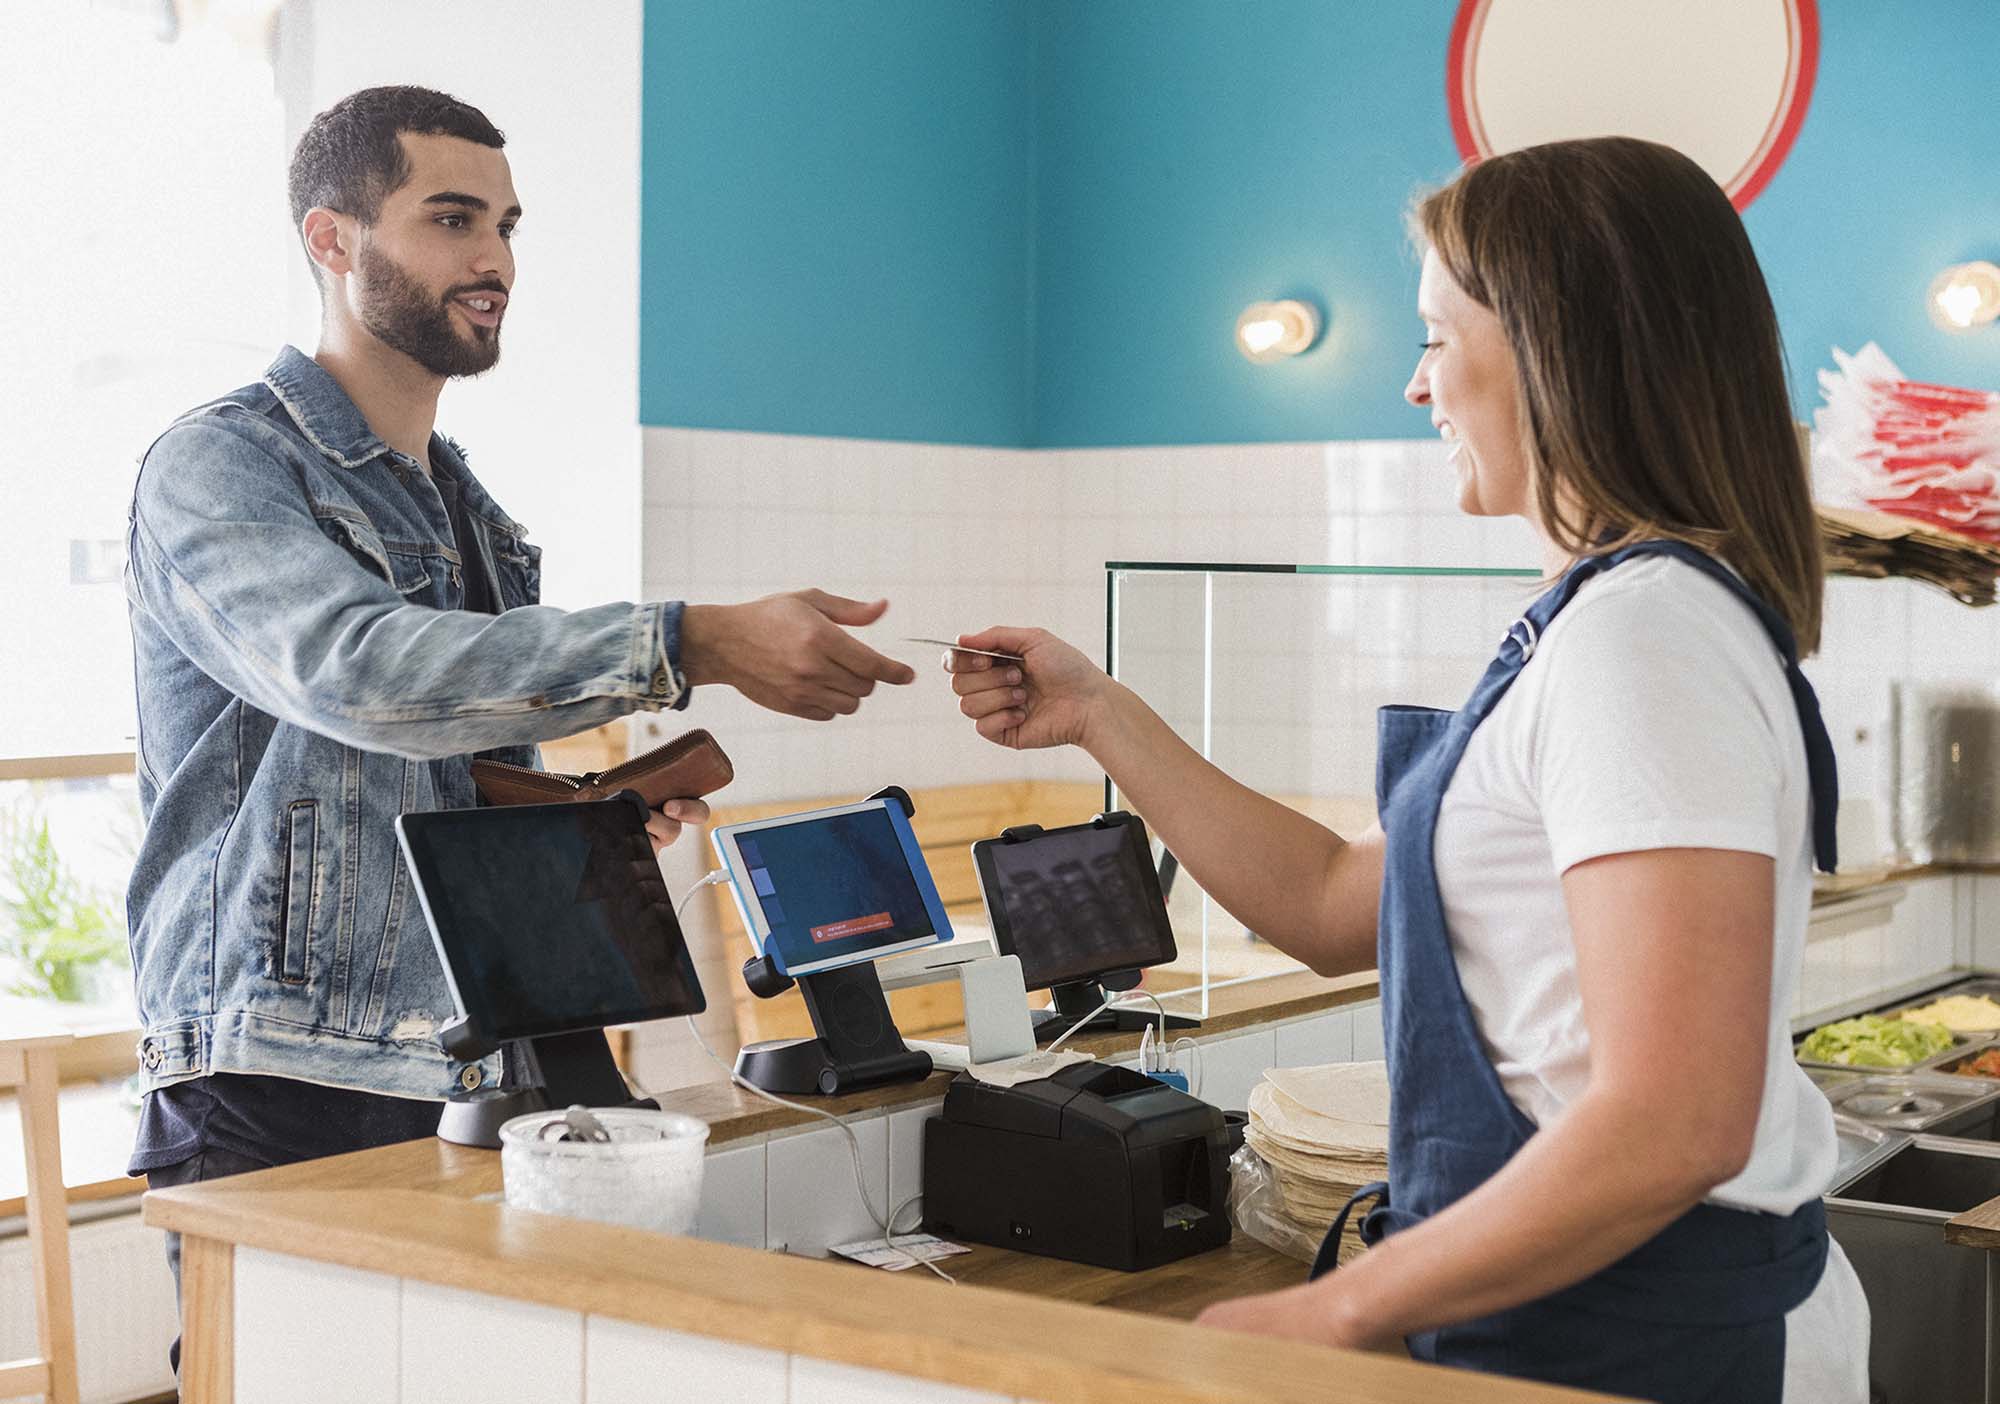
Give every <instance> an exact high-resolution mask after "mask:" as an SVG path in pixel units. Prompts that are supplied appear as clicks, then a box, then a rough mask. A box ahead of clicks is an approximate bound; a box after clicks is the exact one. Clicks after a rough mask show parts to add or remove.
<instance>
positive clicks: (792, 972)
mask: <svg viewBox="0 0 2000 1404" xmlns="http://www.w3.org/2000/svg"><path fill="white" fill-rule="evenodd" d="M915 812H916V806H915V805H914V804H913V803H912V801H911V799H910V797H909V795H908V794H907V793H906V792H905V791H904V790H903V789H902V788H901V787H899V786H891V787H889V788H888V789H886V790H883V791H881V792H880V793H878V794H876V795H874V796H873V797H871V798H869V799H867V800H864V801H862V802H860V803H858V804H846V805H836V806H833V807H831V808H828V809H819V810H812V811H809V812H807V813H803V814H786V815H780V816H778V817H777V818H772V819H759V820H754V821H751V822H748V823H743V824H728V825H724V826H723V827H721V828H718V829H716V830H715V831H714V832H713V833H712V834H711V836H710V837H711V840H712V842H713V843H714V845H715V851H716V855H717V856H718V857H719V858H721V860H722V863H723V866H724V867H725V868H726V869H728V872H729V888H730V892H731V895H733V896H734V897H735V899H736V906H737V911H738V912H739V913H740V914H741V916H742V918H743V926H744V929H745V930H746V931H748V932H749V933H750V938H751V940H752V941H753V942H754V943H755V944H756V946H757V949H758V951H759V952H760V954H759V955H757V956H755V957H753V958H751V959H750V960H749V961H746V962H745V963H744V966H743V978H744V981H745V983H746V984H748V985H749V987H750V990H751V993H753V994H755V995H757V996H758V997H760V998H764V999H769V998H771V997H773V996H775V995H779V994H782V993H784V991H786V990H788V989H790V988H791V987H792V985H793V984H794V983H796V984H797V985H798V987H799V991H800V993H801V994H802V995H804V997H805V1003H806V1012H807V1013H808V1014H809V1015H811V1017H812V1023H813V1033H814V1036H813V1037H811V1038H797V1039H775V1040H771V1041H768V1042H763V1043H752V1044H749V1045H746V1046H745V1047H744V1049H743V1051H742V1052H741V1053H739V1054H738V1055H737V1059H736V1072H737V1075H738V1076H740V1077H742V1078H743V1079H744V1080H745V1081H747V1082H750V1083H752V1084H754V1085H756V1086H758V1087H761V1088H763V1089H764V1090H765V1091H767V1092H777V1093H785V1094H791V1095H810V1094H816V1093H817V1094H825V1095H832V1094H835V1093H842V1092H853V1091H857V1090H859V1089H861V1088H864V1087H877V1086H882V1085H884V1084H887V1083H893V1082H919V1081H921V1080H923V1079H924V1078H926V1077H928V1076H930V1073H931V1060H930V1055H929V1054H927V1053H922V1052H917V1051H914V1050H912V1049H911V1048H909V1047H908V1045H906V1044H905V1043H904V1042H903V1036H902V1034H901V1033H900V1032H899V1031H898V1030H897V1028H896V1021H895V1018H894V1016H893V1015H892V1014H891V1013H890V1010H889V1002H888V1000H887V999H886V998H885V997H884V996H883V993H882V982H881V980H880V979H879V978H878V977H877V976H876V974H875V965H874V962H875V960H876V959H877V958H878V957H881V956H885V955H893V954H896V953H898V952H902V951H913V950H919V949H921V948H923V947H925V946H933V945H936V944H938V943H939V942H941V941H949V940H950V939H951V922H950V921H949V919H947V918H946V916H945V914H944V903H943V902H942V901H941V900H940V899H939V897H938V892H937V884H936V883H935V882H934V881H933V880H932V878H931V872H930V866H929V864H927V863H926V862H925V861H924V855H923V851H922V850H921V849H920V848H919V847H918V845H917V839H916V835H915V834H914V832H912V830H911V828H910V817H911V816H912V815H913V814H914V813H915Z"/></svg>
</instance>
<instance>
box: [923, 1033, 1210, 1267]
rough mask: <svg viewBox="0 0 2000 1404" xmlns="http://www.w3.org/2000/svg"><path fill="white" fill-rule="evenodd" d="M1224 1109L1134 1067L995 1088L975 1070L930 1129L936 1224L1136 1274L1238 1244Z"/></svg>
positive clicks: (1092, 1067) (929, 1194)
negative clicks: (1232, 1238) (1232, 1225)
mask: <svg viewBox="0 0 2000 1404" xmlns="http://www.w3.org/2000/svg"><path fill="white" fill-rule="evenodd" d="M1228 1199H1229V1147H1228V1132H1227V1130H1226V1129H1225V1127H1224V1124H1223V1117H1222V1113H1221V1112H1220V1111H1218V1110H1216V1109H1215V1108H1214V1107H1212V1106H1210V1105H1209V1104H1208V1103H1206V1102H1201V1101H1197V1100H1195V1099H1194V1098H1193V1097H1190V1096H1188V1095H1187V1094H1186V1093H1185V1092H1177V1091H1175V1090H1174V1089H1173V1088H1171V1087H1168V1086H1166V1085H1165V1084H1164V1083H1159V1082H1155V1081H1153V1079H1151V1078H1149V1077H1146V1076H1144V1075H1143V1074H1140V1073H1137V1072H1134V1071H1132V1070H1131V1069H1129V1068H1120V1067H1112V1066H1109V1065H1107V1064H1103V1063H1076V1064H1072V1065H1071V1066H1069V1067H1066V1068H1064V1069H1062V1071H1060V1072H1058V1073H1056V1074H1055V1076H1053V1077H1047V1078H1042V1079H1040V1080H1038V1081H1034V1082H1023V1083H1020V1084H1018V1085H1016V1086H1013V1087H994V1086H991V1085H989V1084H987V1083H983V1082H977V1081H974V1080H973V1078H972V1077H971V1075H970V1074H966V1073H961V1074H960V1075H959V1076H958V1077H957V1078H956V1079H954V1080H953V1082H952V1084H951V1086H950V1087H949V1088H948V1089H947V1090H946V1092H945V1098H944V1114H943V1115H942V1116H934V1117H932V1118H930V1120H928V1121H926V1122H925V1123H924V1228H925V1229H926V1230H928V1231H929V1232H931V1233H935V1234H940V1235H942V1236H944V1237H946V1238H956V1239H963V1240H966V1241H969V1242H973V1243H991V1244H995V1245H997V1246H999V1247H1002V1248H1017V1249H1019V1250H1020V1251H1022V1252H1024V1253H1040V1254H1042V1255H1043V1256H1045V1257H1050V1258H1067V1259H1069V1260H1070V1261H1072V1262H1078V1263H1090V1264H1092V1265H1094V1266H1097V1267H1108V1268H1121V1269H1124V1270H1126V1271H1128V1272H1129V1271H1136V1270H1138V1269H1140V1268H1150V1267H1158V1266H1159V1265H1160V1264H1161V1263H1170V1262H1173V1261H1174V1260H1175V1259H1177V1258H1185V1257H1189V1256H1191V1255H1193V1254H1195V1253H1204V1252H1207V1251H1208V1250H1209V1249H1210V1248H1219V1247H1221V1246H1222V1245H1223V1244H1225V1243H1227V1242H1228V1241H1229V1212H1228Z"/></svg>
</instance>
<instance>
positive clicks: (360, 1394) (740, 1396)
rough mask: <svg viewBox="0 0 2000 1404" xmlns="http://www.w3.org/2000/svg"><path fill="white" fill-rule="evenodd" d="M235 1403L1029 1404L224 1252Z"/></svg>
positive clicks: (600, 1319) (247, 1252)
mask: <svg viewBox="0 0 2000 1404" xmlns="http://www.w3.org/2000/svg"><path fill="white" fill-rule="evenodd" d="M236 1264H237V1266H236V1274H237V1276H236V1284H237V1312H238V1317H237V1328H236V1332H235V1337H236V1360H235V1380H236V1397H237V1398H238V1399H242V1400H246V1401H250V1404H267V1402H268V1401H273V1400H284V1401H286V1404H292V1401H303V1402H304V1404H310V1401H313V1400H320V1399H328V1400H341V1401H346V1400H355V1399H366V1400H370V1401H379V1402H380V1404H396V1401H399V1400H400V1401H403V1402H404V1404H437V1401H440V1400H444V1401H451V1400H460V1399H463V1400H482V1401H488V1404H676V1401H681V1400H727V1401H728V1404H859V1401H867V1404H1033V1401H1031V1400H1026V1399H1022V1400H1015V1399H1014V1398H1013V1397H1012V1396H1009V1395H1001V1394H993V1393H989V1392H986V1391H983V1390H974V1389H965V1388H962V1387H959V1386H956V1385H951V1384H942V1383H937V1382H935V1381H930V1380H920V1379H914V1378H911V1377H909V1376H906V1375H897V1374H893V1373H890V1372H887V1371H882V1370H869V1369H862V1368H859V1367H856V1366H852V1365H839V1364H835V1363H833V1362H830V1361H824V1360H815V1359H812V1358H811V1357H808V1356H802V1355H787V1354H786V1353H784V1352H783V1351H777V1350H768V1349H762V1348H758V1347H754V1346H744V1345H738V1344H735V1343H732V1342H728V1341H719V1340H713V1339H711V1338H708V1337H705V1336H697V1335H691V1334H688V1333H686V1332H682V1331H673V1330H668V1329H665V1328H663V1327H656V1326H644V1325H639V1324H636V1323H633V1322H629V1321H619V1320H614V1319H612V1318H610V1317H604V1316H591V1317H588V1318H586V1317H583V1316H580V1315H578V1314H577V1313H574V1312H564V1311H559V1310H556V1309H554V1308H548V1307H541V1306H536V1305H532V1304H528V1303H522V1302H515V1301H510V1300H508V1299H507V1298H504V1297H497V1296H489V1295H487V1294H485V1293H479V1292H466V1291H460V1290H458V1289H456V1288H443V1287H438V1286H435V1285H433V1284H430V1283H424V1282H418V1281H414V1280H412V1279H408V1278H396V1277H389V1276H384V1275H382V1274H379V1273H366V1272H357V1271H353V1270H350V1269H346V1268H338V1267H332V1266H330V1265H327V1264H322V1263H317V1262H312V1261H310V1260H307V1259H303V1258H294V1257H289V1256H286V1255H283V1254H274V1253H263V1252H259V1251H256V1250H253V1249H245V1248H239V1249H238V1250H237V1257H236Z"/></svg>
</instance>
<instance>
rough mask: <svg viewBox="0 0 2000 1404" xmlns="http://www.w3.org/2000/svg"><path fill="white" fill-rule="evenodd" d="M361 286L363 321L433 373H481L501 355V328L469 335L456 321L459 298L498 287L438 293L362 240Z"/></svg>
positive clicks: (385, 341) (359, 260) (359, 259)
mask: <svg viewBox="0 0 2000 1404" xmlns="http://www.w3.org/2000/svg"><path fill="white" fill-rule="evenodd" d="M357 268H358V270H359V272H360V273H361V278H362V287H363V288H364V289H366V291H365V292H364V294H363V296H362V299H361V325H362V326H364V327H366V328H368V330H369V331H370V332H372V333H374V335H375V337H376V339H377V340H379V341H381V342H382V344H383V345H385V346H389V347H393V348H394V349H395V350H398V351H400V352H402V353H403V354H404V355H405V356H408V357H409V358H410V359H411V360H413V361H415V362H416V363H417V364H418V365H420V366H422V367H423V368H424V369H425V370H427V371H429V372H430V373H431V374H432V375H441V376H461V375H478V374H480V373H481V372H482V371H489V370H491V369H493V365H494V363H495V362H496V361H498V360H499V359H500V329H499V328H498V327H493V328H490V329H489V328H486V327H481V326H474V327H473V328H472V335H473V338H474V339H473V340H470V341H468V340H467V339H466V338H465V337H464V336H462V335H460V334H459V332H458V329H457V328H456V327H454V326H453V325H452V316H451V305H452V300H453V299H454V298H458V297H463V296H465V295H467V294H468V293H476V292H481V291H497V289H483V288H481V287H480V286H479V285H477V284H474V285H469V286H465V287H458V288H453V289H451V290H450V291H449V292H447V293H446V294H445V295H444V296H443V297H441V298H435V299H434V298H433V297H432V296H431V295H430V294H429V293H428V292H426V291H425V290H424V288H423V285H422V284H421V283H419V282H418V281H417V280H416V279H415V278H412V277H411V276H410V275H409V274H408V273H406V272H404V271H403V266H402V265H401V264H400V263H398V262H396V260H395V259H393V258H391V257H389V255H388V254H386V253H383V252H381V251H380V250H378V249H377V248H375V246H374V245H373V244H372V243H370V242H369V241H367V240H363V241H362V244H361V249H360V252H359V254H358V256H357Z"/></svg>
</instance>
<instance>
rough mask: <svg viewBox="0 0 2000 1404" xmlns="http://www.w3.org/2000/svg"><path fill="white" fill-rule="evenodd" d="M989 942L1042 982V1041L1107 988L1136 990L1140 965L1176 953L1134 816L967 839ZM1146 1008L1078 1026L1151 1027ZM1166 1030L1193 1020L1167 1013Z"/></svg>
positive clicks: (1038, 1033) (1028, 980)
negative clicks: (1046, 996) (1046, 999)
mask: <svg viewBox="0 0 2000 1404" xmlns="http://www.w3.org/2000/svg"><path fill="white" fill-rule="evenodd" d="M972 858H973V862H974V863H975V864H976V865H977V866H978V869H979V889H980V895H981V897H982V898H983V900H984V901H985V903H986V919H987V921H988V922H989V923H990V924H991V925H992V927H993V944H994V947H995V949H997V950H998V951H1000V952H1001V954H1003V955H1015V956H1019V957H1020V958H1021V978H1022V982H1023V983H1024V984H1025V985H1026V986H1027V988H1029V989H1031V990H1041V989H1045V990H1047V991H1049V993H1050V995H1051V996H1052V998H1053V1004H1052V1007H1050V1008H1048V1009H1038V1010H1035V1011H1034V1014H1033V1017H1034V1021H1035V1038H1036V1040H1037V1041H1038V1042H1042V1043H1047V1042H1048V1041H1050V1040H1051V1039H1054V1038H1057V1037H1060V1036H1061V1034H1062V1033H1063V1031H1064V1030H1066V1029H1069V1028H1071V1027H1072V1026H1075V1025H1077V1023H1078V1021H1079V1020H1082V1019H1084V1018H1086V1017H1087V1016H1090V1014H1091V1011H1092V1010H1094V1009H1097V1007H1098V1006H1099V1005H1100V1004H1102V1003H1103V1002H1104V1000H1105V998H1106V997H1107V992H1108V991H1113V990H1131V989H1137V988H1138V986H1139V981H1140V979H1141V973H1140V972H1141V971H1143V970H1144V969H1145V968H1146V967H1148V966H1153V965H1165V964H1167V963H1168V962H1169V961H1171V960H1173V959H1174V957H1175V955H1176V954H1177V952H1178V948H1177V947H1176V945H1175V944H1174V929H1173V924H1172V922H1171V921H1170V920H1169V919H1168V917H1167V903H1166V898H1165V896H1164V895H1163V893H1162V891H1161V886H1160V878H1159V873H1158V871H1157V870H1156V869H1155V868H1154V866H1153V851H1152V845H1151V844H1150V843H1149V842H1148V841H1147V838H1146V826H1145V824H1144V823H1143V822H1141V821H1140V819H1139V818H1138V816H1137V815H1133V814H1127V813H1125V812H1123V811H1122V810H1113V811H1112V812H1110V813H1107V814H1100V815H1098V816H1097V817H1096V818H1095V819H1092V820H1091V821H1090V822H1089V823H1087V824H1071V825H1068V826H1066V827H1063V828H1059V829H1044V828H1042V827H1041V826H1040V825H1039V824H1023V825H1021V826H1019V827H1017V828H1012V829H1008V830H1006V831H1004V832H1003V833H1002V834H1001V835H1000V837H999V838H997V839H982V840H980V841H979V842H978V843H975V844H974V845H972ZM1159 1022H1160V1016H1159V1015H1158V1014H1156V1013H1153V1012H1152V1011H1150V1010H1140V1009H1105V1010H1102V1011H1100V1012H1099V1013H1097V1014H1096V1016H1095V1017H1092V1018H1090V1021H1089V1022H1088V1023H1085V1024H1083V1025H1082V1031H1084V1032H1097V1031H1126V1032H1136V1031H1137V1030H1139V1029H1141V1028H1143V1027H1145V1026H1146V1025H1147V1024H1155V1025H1157V1024H1158V1023H1159ZM1166 1026H1167V1027H1168V1028H1170V1029H1193V1028H1199V1027H1201V1020H1199V1019H1196V1018H1193V1017H1191V1016H1189V1015H1186V1014H1169V1015H1167V1016H1166Z"/></svg>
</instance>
